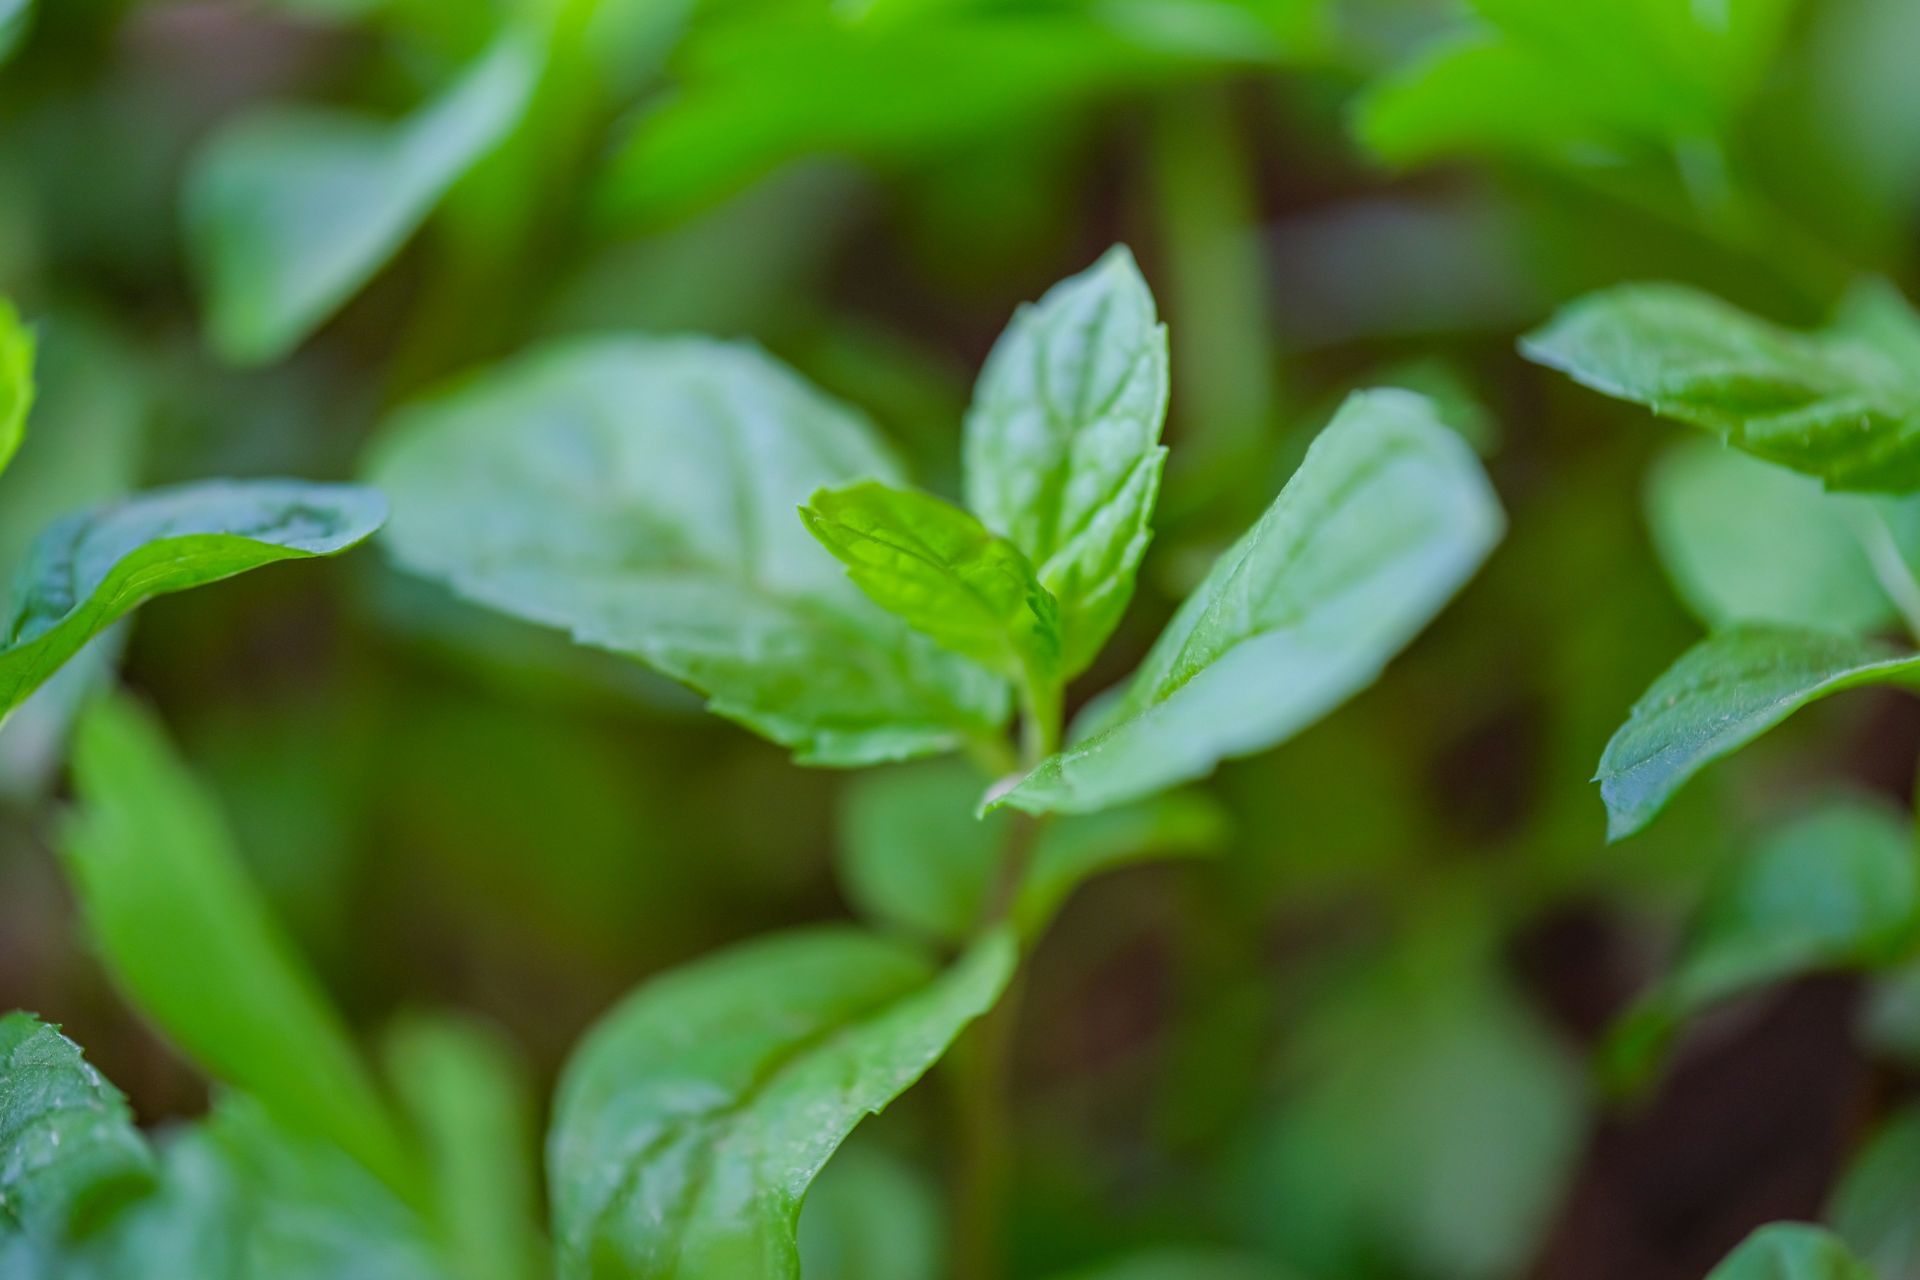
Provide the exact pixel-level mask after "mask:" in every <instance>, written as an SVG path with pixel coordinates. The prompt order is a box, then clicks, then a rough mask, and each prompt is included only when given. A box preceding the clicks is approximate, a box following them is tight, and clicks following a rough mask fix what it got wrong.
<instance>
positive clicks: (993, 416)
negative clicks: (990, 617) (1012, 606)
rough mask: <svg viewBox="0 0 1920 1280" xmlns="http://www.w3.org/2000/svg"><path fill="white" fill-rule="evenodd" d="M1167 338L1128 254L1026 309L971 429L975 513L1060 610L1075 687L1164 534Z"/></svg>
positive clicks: (980, 395) (978, 395) (1008, 336)
mask: <svg viewBox="0 0 1920 1280" xmlns="http://www.w3.org/2000/svg"><path fill="white" fill-rule="evenodd" d="M1167 377H1168V375H1167V329H1166V326H1165V325H1163V324H1161V323H1159V322H1158V321H1157V320H1156V319H1155V316H1154V307H1153V294H1152V293H1150V292H1149V291H1148V289H1147V282H1146V281H1145V280H1143V279H1142V278H1141V276H1140V270H1139V268H1138V267H1136V266H1135V265H1134V262H1133V255H1132V254H1131V253H1129V252H1128V251H1127V248H1126V246H1124V245H1116V246H1115V247H1114V248H1113V249H1111V250H1109V251H1108V252H1107V254H1106V256H1105V257H1103V258H1101V259H1100V261H1098V262H1096V263H1095V264H1094V265H1093V266H1092V267H1090V268H1088V269H1087V270H1086V271H1084V272H1082V273H1081V274H1080V275H1077V276H1074V277H1073V278H1072V279H1070V280H1065V281H1062V282H1061V283H1059V284H1057V285H1055V286H1054V287H1053V288H1052V289H1051V290H1049V291H1048V292H1047V296H1046V297H1044V298H1042V299H1041V300H1040V301H1039V302H1038V303H1036V304H1034V305H1032V306H1027V307H1022V308H1021V309H1020V310H1019V311H1018V312H1017V313H1016V314H1015V315H1014V317H1013V322H1012V323H1011V324H1009V325H1008V326H1007V330H1006V332H1005V333H1003V334H1002V335H1001V336H1000V340H999V341H998V342H997V343H995V344H994V348H993V353H992V354H991V355H989V356H988V357H987V363H986V367H985V368H984V369H982V370H981V372H980V382H979V385H978V386H977V387H975V388H974V393H973V406H972V408H971V409H969V410H968V412H967V421H966V439H965V449H966V489H967V505H968V506H969V507H971V508H972V509H973V511H974V512H975V513H976V514H977V515H978V516H979V517H980V519H981V521H982V522H983V523H985V524H986V526H987V527H988V528H989V529H992V530H993V531H994V532H996V533H1000V534H1003V535H1005V536H1006V537H1007V538H1008V539H1009V540H1011V541H1012V542H1013V544H1014V545H1015V546H1017V547H1019V548H1020V550H1021V551H1023V552H1025V553H1026V556H1027V559H1028V560H1030V561H1032V563H1033V564H1035V565H1037V566H1038V573H1039V577H1040V582H1041V584H1042V585H1043V586H1045V587H1046V588H1047V590H1049V591H1051V592H1052V593H1053V594H1054V596H1055V597H1056V598H1057V599H1058V600H1059V602H1060V622H1061V631H1062V635H1063V637H1064V646H1065V660H1064V665H1065V671H1066V674H1067V675H1069V676H1071V675H1076V674H1078V673H1079V672H1081V671H1083V670H1085V668H1086V666H1087V664H1088V663H1089V662H1091V661H1092V660H1093V658H1094V655H1095V654H1097V653H1099V652H1100V647H1101V646H1102V645H1103V644H1105V643H1106V640H1107V637H1108V636H1109V635H1111V634H1112V633H1113V628H1114V627H1115V626H1116V625H1117V624H1118V623H1119V621H1120V615H1121V614H1122V613H1123V612H1124V611H1125V610H1126V607H1127V601H1128V599H1129V598H1130V597H1131V596H1132V594H1133V581H1134V574H1135V571H1136V570H1137V569H1138V567H1139V564H1140V558H1141V556H1143V555H1145V554H1146V550H1147V543H1148V542H1149V541H1151V540H1152V537H1153V530H1152V527H1151V526H1150V525H1149V523H1148V522H1149V520H1150V519H1151V518H1152V516H1153V505H1154V501H1155V499H1156V498H1158V496H1159V493H1160V471H1161V468H1162V467H1163V465H1164V464H1165V462H1166V450H1165V449H1164V448H1162V447H1161V445H1160V443H1159V442H1160V427H1161V424H1162V422H1164V421H1165V419H1166V414H1167V388H1168V381H1167Z"/></svg>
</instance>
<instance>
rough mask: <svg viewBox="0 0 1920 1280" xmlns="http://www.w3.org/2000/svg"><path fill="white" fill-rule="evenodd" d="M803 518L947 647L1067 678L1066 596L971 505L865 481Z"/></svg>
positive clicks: (988, 663) (867, 585)
mask: <svg viewBox="0 0 1920 1280" xmlns="http://www.w3.org/2000/svg"><path fill="white" fill-rule="evenodd" d="M800 518H801V520H802V521H803V522H804V523H805V524H806V526H807V529H808V531H809V532H811V533H812V534H813V536H814V537H815V538H817V539H819V541H820V544H821V545H822V546H824V547H826V549H827V550H828V551H831V552H832V553H833V555H834V558H835V559H837V560H839V561H840V562H841V563H842V564H844V565H846V566H847V576H848V577H850V578H852V579H853V581H854V584H855V585H856V586H858V587H859V588H860V589H861V590H862V591H864V592H866V593H867V598H868V599H869V600H872V601H873V602H874V603H875V604H877V605H879V606H880V607H881V608H883V609H885V610H887V612H889V613H891V614H893V615H895V616H896V617H899V618H902V619H904V620H905V621H906V623H907V625H908V626H910V627H912V628H913V629H914V630H916V631H918V632H920V633H921V634H923V635H927V636H931V637H932V638H933V639H934V640H935V641H936V642H938V643H939V644H940V646H941V647H942V648H946V649H951V650H953V652H955V653H958V654H961V655H962V656H964V657H968V658H972V659H973V660H974V661H975V662H978V663H980V664H981V665H982V666H984V667H987V668H988V669H989V670H993V671H998V672H999V673H1000V674H1001V675H1003V676H1005V677H1007V678H1008V679H1010V680H1024V681H1027V682H1029V683H1031V684H1033V685H1036V686H1039V685H1044V684H1047V683H1050V682H1055V681H1057V680H1058V679H1059V675H1058V671H1059V666H1060V606H1059V603H1058V602H1057V601H1055V600H1054V598H1053V595H1052V593H1051V592H1049V591H1048V590H1047V589H1046V588H1045V587H1043V586H1041V585H1040V582H1039V580H1038V579H1037V578H1035V577H1034V575H1033V565H1032V564H1030V563H1028V561H1027V558H1026V557H1025V556H1024V555H1022V554H1021V553H1020V549H1019V548H1018V547H1016V546H1014V545H1013V544H1012V543H1011V542H1008V541H1007V540H1006V539H1005V538H1001V537H998V536H996V535H994V534H991V533H989V532H987V530H986V528H985V527H984V526H983V525H982V524H981V523H980V522H979V521H978V520H976V519H975V518H974V517H973V516H972V515H971V514H970V513H968V512H966V511H963V510H961V509H960V508H959V507H956V506H954V505H953V504H952V503H949V502H943V501H941V500H940V499H939V498H936V497H934V496H933V495H931V494H927V493H921V492H920V491H918V490H915V489H895V488H892V487H890V486H888V485H884V484H881V483H880V482H878V481H876V480H863V481H861V482H860V483H859V484H855V485H849V486H847V487H846V488H844V489H822V490H820V491H819V492H817V493H815V494H814V495H813V497H812V498H810V499H809V500H808V502H807V505H806V506H804V507H802V508H800Z"/></svg>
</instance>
